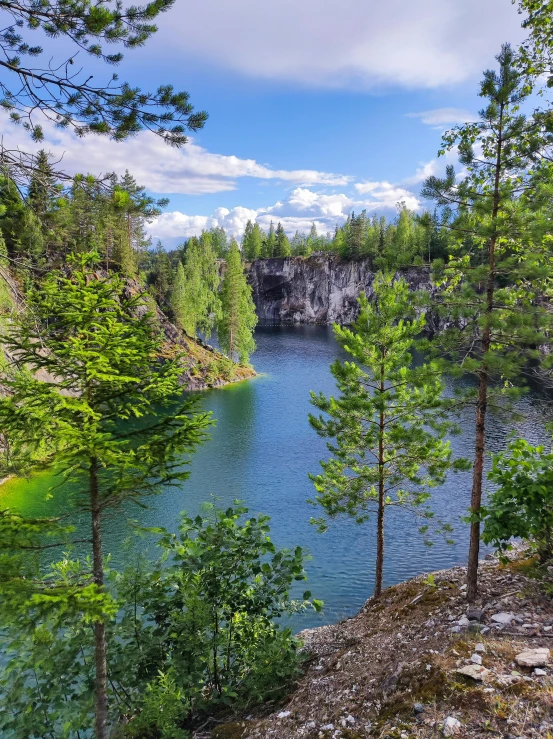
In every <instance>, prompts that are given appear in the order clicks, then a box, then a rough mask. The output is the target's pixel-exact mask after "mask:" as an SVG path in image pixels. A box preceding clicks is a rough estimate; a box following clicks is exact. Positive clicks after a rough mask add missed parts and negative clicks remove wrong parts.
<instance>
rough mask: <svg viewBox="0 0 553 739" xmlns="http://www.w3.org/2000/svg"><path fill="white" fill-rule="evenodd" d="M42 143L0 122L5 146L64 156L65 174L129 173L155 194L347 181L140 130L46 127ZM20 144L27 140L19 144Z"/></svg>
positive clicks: (342, 178)
mask: <svg viewBox="0 0 553 739" xmlns="http://www.w3.org/2000/svg"><path fill="white" fill-rule="evenodd" d="M44 129H45V135H46V141H47V143H46V144H41V145H38V144H34V143H33V142H31V140H30V137H29V136H28V134H26V133H25V132H24V130H23V129H22V128H20V127H15V126H14V125H13V123H11V122H10V121H9V120H8V118H7V117H5V116H2V117H0V135H2V137H3V142H4V146H6V147H14V148H15V147H17V146H18V145H19V146H22V148H24V149H26V150H27V151H33V150H34V151H36V150H38V149H39V148H41V147H44V148H46V149H47V150H48V151H50V152H52V154H53V155H54V157H56V158H60V157H63V169H64V171H65V172H67V173H68V174H77V173H91V174H96V175H98V174H100V173H104V174H105V172H106V171H109V172H117V173H119V174H122V173H123V172H124V171H125V169H129V170H130V171H131V172H132V174H133V175H134V177H135V178H136V179H137V181H138V182H139V183H140V184H143V185H146V187H147V188H148V190H150V191H152V192H159V193H169V194H171V193H178V194H185V195H203V194H208V193H217V192H225V191H229V190H235V189H236V181H237V180H238V179H240V178H242V177H251V178H257V179H260V180H279V181H284V182H290V183H294V184H298V185H299V184H302V185H331V186H335V187H341V186H345V185H347V184H348V182H350V180H351V178H350V177H346V176H344V175H339V174H332V173H329V172H318V171H316V170H310V169H298V170H287V169H272V168H271V167H269V166H267V165H264V164H259V163H258V162H256V161H255V159H240V158H239V157H236V156H229V155H224V154H213V153H212V152H209V151H207V150H206V149H204V148H203V147H201V146H198V144H196V143H194V142H193V141H190V142H189V143H188V144H186V146H184V147H183V148H182V149H174V148H171V147H169V146H167V145H166V144H164V143H163V141H161V139H160V138H159V137H157V136H155V135H154V134H152V133H150V132H146V131H143V132H141V133H139V134H138V135H137V136H135V137H134V138H132V139H128V140H127V141H124V142H119V143H118V142H115V141H110V140H108V139H105V138H102V137H99V136H88V137H86V138H81V139H79V138H77V137H76V136H74V135H73V134H72V133H71V132H69V131H61V130H59V129H56V128H55V127H54V126H52V125H51V124H46V125H45V126H44ZM22 139H26V140H25V141H24V142H22Z"/></svg>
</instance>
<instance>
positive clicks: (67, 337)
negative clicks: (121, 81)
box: [0, 254, 210, 739]
mask: <svg viewBox="0 0 553 739" xmlns="http://www.w3.org/2000/svg"><path fill="white" fill-rule="evenodd" d="M96 260H97V255H94V254H85V255H82V257H81V259H80V260H76V259H74V260H73V261H72V262H71V263H70V265H69V266H70V267H72V270H70V271H69V274H68V273H67V271H66V270H64V271H54V272H51V273H50V274H49V275H48V276H47V277H46V279H45V280H44V281H43V282H42V284H41V285H40V286H39V287H38V288H37V287H34V288H33V289H32V290H31V291H30V292H29V293H28V295H27V302H28V311H27V312H26V313H23V314H22V315H21V316H20V317H19V319H18V321H17V322H15V323H14V324H13V326H11V327H10V328H9V329H8V331H7V332H6V334H5V335H4V336H3V337H2V344H3V346H4V347H5V348H6V349H7V351H8V353H9V356H10V357H12V358H13V362H14V364H16V365H18V364H20V365H21V366H24V367H26V368H27V370H28V372H27V373H15V374H9V373H6V374H5V376H4V377H3V382H2V390H3V395H2V397H0V427H1V428H2V431H3V434H4V435H5V437H6V439H7V441H8V443H9V447H10V450H11V454H13V455H14V457H15V458H16V459H17V458H18V457H19V458H20V459H24V460H25V462H26V470H25V471H26V472H27V473H29V472H32V471H33V469H36V468H37V467H40V466H42V465H44V464H45V463H48V462H50V463H55V465H56V468H57V470H58V472H59V474H60V476H61V478H62V479H65V480H70V481H72V482H73V483H74V485H73V489H74V497H75V500H74V501H73V503H74V504H76V505H77V506H79V507H83V508H84V509H85V510H87V511H88V512H89V513H90V526H91V534H90V538H89V539H87V540H86V542H87V543H88V544H91V545H92V546H91V549H92V557H91V562H89V563H88V566H84V568H83V566H81V564H80V563H74V564H72V563H71V562H69V561H67V562H66V561H62V562H60V563H59V564H58V565H57V567H56V568H54V569H55V572H54V574H53V575H52V576H48V577H47V578H46V580H44V578H35V580H34V581H33V582H31V583H29V581H27V580H26V579H25V575H24V573H21V572H20V570H19V558H16V559H15V560H14V569H13V571H12V573H11V574H10V573H8V574H7V576H6V575H5V576H4V578H3V581H1V582H0V595H1V596H2V598H4V597H5V596H6V595H9V594H10V592H13V589H14V586H16V585H17V583H18V582H20V583H21V588H22V591H25V590H28V588H29V585H30V584H31V585H32V586H33V587H34V592H32V594H28V597H27V600H26V602H23V603H21V602H20V600H19V599H17V600H16V601H15V603H13V602H10V608H11V610H12V614H11V615H12V619H13V618H14V614H17V609H19V610H20V611H21V613H22V614H23V615H24V616H25V618H29V617H30V616H29V611H30V612H31V613H32V612H33V611H36V613H37V615H39V616H40V615H42V614H44V613H46V614H48V613H50V612H51V611H54V612H55V613H56V614H57V617H58V618H59V619H62V622H61V623H62V624H63V628H66V629H68V628H70V627H71V625H75V627H76V628H77V627H79V625H80V624H82V623H85V624H86V623H92V628H93V630H94V662H95V665H96V669H95V684H94V688H95V735H96V737H97V739H107V736H108V731H109V728H108V710H109V707H108V687H107V683H108V678H107V672H106V670H107V666H106V621H108V620H109V619H110V618H112V617H113V616H114V615H115V611H116V608H115V606H114V604H113V601H112V598H111V596H110V595H109V593H108V592H107V590H106V589H105V582H104V561H103V551H102V520H103V516H104V515H105V512H106V510H107V509H108V508H110V507H111V508H113V507H117V506H120V505H121V504H122V503H123V502H124V501H129V500H131V501H135V502H140V501H141V500H142V499H143V498H144V497H145V496H149V495H153V494H156V493H158V492H160V490H161V489H162V488H163V487H164V486H167V485H170V484H172V483H175V482H177V481H179V480H184V479H186V477H187V476H188V471H187V469H186V462H187V459H186V455H188V454H190V453H191V452H193V451H194V449H195V448H196V446H197V445H198V444H199V443H201V442H202V441H203V440H204V439H205V437H206V429H207V427H208V426H209V425H210V419H209V416H208V414H205V413H197V412H196V410H195V401H194V400H192V399H185V400H182V399H181V398H180V394H181V391H180V386H179V375H180V373H181V369H180V366H179V362H178V358H177V359H176V360H175V361H173V362H163V363H162V362H161V361H160V355H161V353H162V352H161V350H162V337H161V335H160V332H159V330H158V329H157V327H156V325H155V322H154V321H153V320H152V317H151V315H150V314H149V312H148V311H147V309H146V306H145V304H144V301H143V298H142V297H141V296H140V294H139V295H136V296H129V294H128V292H127V290H126V289H125V283H124V282H122V281H121V279H120V278H119V277H107V278H98V275H97V273H96V271H95V269H94V267H95V262H96ZM73 507H74V506H71V508H73ZM22 525H23V526H25V522H22ZM66 543H67V542H66V541H63V542H58V543H57V544H56V545H55V546H57V547H64V546H65V545H66ZM16 548H17V547H16ZM16 620H17V619H16Z"/></svg>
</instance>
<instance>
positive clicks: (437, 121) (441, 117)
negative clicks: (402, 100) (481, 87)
mask: <svg viewBox="0 0 553 739" xmlns="http://www.w3.org/2000/svg"><path fill="white" fill-rule="evenodd" d="M406 116H407V118H418V119H419V120H420V121H421V122H422V123H425V124H426V125H427V126H432V127H433V128H439V129H441V128H443V127H444V126H455V125H457V124H461V125H462V124H463V123H471V122H472V121H477V120H478V117H477V116H475V115H474V113H470V112H469V111H468V110H463V109H462V108H436V109H434V110H423V111H421V112H420V113H406Z"/></svg>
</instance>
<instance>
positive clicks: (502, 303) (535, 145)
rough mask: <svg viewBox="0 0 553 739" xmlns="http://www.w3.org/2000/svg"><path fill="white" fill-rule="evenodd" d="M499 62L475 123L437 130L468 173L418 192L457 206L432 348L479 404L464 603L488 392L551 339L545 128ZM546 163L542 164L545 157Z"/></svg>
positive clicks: (476, 536)
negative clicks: (466, 382)
mask: <svg viewBox="0 0 553 739" xmlns="http://www.w3.org/2000/svg"><path fill="white" fill-rule="evenodd" d="M497 60H498V62H499V70H498V71H497V72H496V71H490V70H489V71H487V72H485V74H484V79H483V82H482V84H481V89H480V95H481V97H483V98H485V99H486V101H487V105H486V107H485V108H484V109H483V110H482V111H481V112H480V120H479V121H478V122H476V123H470V124H467V125H465V126H462V127H459V128H456V129H454V130H453V131H451V132H449V133H448V134H446V135H445V137H444V150H448V151H450V150H451V149H453V148H454V147H458V150H459V153H460V161H461V163H462V164H463V165H464V167H466V169H467V171H468V174H467V176H466V177H465V178H464V179H462V180H460V181H459V180H457V178H456V176H455V172H454V170H453V167H451V166H449V167H448V168H447V175H446V177H445V178H444V179H440V178H437V177H430V178H429V179H428V180H427V181H426V183H425V187H424V189H423V194H424V195H425V196H426V197H428V198H433V199H435V200H436V201H437V202H438V204H439V205H440V206H443V207H445V208H446V209H448V210H449V209H452V208H453V209H454V217H453V218H452V219H451V221H450V223H449V228H450V232H451V239H450V248H452V249H453V251H454V253H453V256H452V258H451V259H450V261H449V263H448V264H447V265H446V269H445V272H444V275H443V280H442V291H441V296H440V302H441V307H440V309H441V310H442V311H443V312H444V313H445V314H446V315H447V317H448V319H449V322H450V328H449V329H448V330H446V331H444V332H442V334H441V335H440V336H438V337H437V339H438V346H439V347H440V348H441V349H442V350H443V351H444V352H445V353H446V354H447V356H448V357H449V358H451V359H453V360H457V363H458V365H459V366H460V367H462V371H463V372H468V373H472V374H474V375H475V376H476V379H477V389H476V397H472V398H470V400H471V402H473V403H474V404H475V406H476V413H475V437H476V439H475V450H474V464H473V481H472V493H471V505H470V509H471V525H470V550H469V560H468V572H467V584H468V588H467V598H468V600H469V601H473V600H474V599H475V597H476V595H477V590H478V555H479V546H480V520H479V516H480V508H481V505H482V484H483V477H484V459H485V453H486V418H487V413H488V409H489V407H490V404H491V401H492V397H493V396H492V392H493V393H494V394H496V393H497V392H501V393H502V394H508V395H511V396H512V395H513V394H516V388H514V387H513V381H514V380H517V381H518V382H519V383H520V381H521V379H522V375H523V373H524V370H525V367H526V366H527V364H528V362H529V361H530V360H538V359H539V351H538V347H539V346H540V345H541V344H544V343H547V342H548V339H547V333H548V330H549V329H548V324H549V323H550V319H549V316H548V315H547V311H545V310H544V307H543V305H544V304H543V301H542V300H541V294H542V293H543V292H544V286H545V281H546V280H547V279H548V278H549V273H550V268H549V259H550V257H549V251H548V246H547V243H548V241H549V240H550V239H551V230H552V229H551V225H550V221H549V219H548V218H547V217H545V218H544V217H543V216H544V214H543V213H534V212H532V208H531V207H529V206H528V203H527V200H528V196H529V194H531V193H532V190H533V175H532V167H534V166H537V167H538V169H539V168H540V167H541V166H542V164H539V163H538V164H536V165H535V164H534V163H535V162H539V160H540V158H541V155H543V154H546V153H547V150H548V149H549V152H550V151H551V134H550V133H548V132H547V128H546V130H542V129H541V128H540V123H539V120H537V119H528V118H527V117H526V116H525V115H524V114H522V113H521V112H520V106H521V104H522V103H524V101H525V100H526V98H527V97H528V95H529V94H530V88H529V86H527V84H526V82H525V81H524V80H523V79H522V78H521V76H520V74H519V72H518V71H517V68H516V61H517V59H516V57H515V54H514V53H513V50H512V49H511V48H510V47H509V46H504V47H503V48H502V50H501V53H500V54H499V56H498V57H497ZM546 158H547V157H546ZM543 166H544V167H545V169H547V163H545V165H543ZM544 224H546V231H548V235H547V234H546V233H544V232H543V225H544ZM538 233H539V234H540V236H539V238H537V239H535V238H534V236H535V235H536V234H538ZM546 236H547V238H546ZM451 319H455V320H453V321H452V320H451ZM494 381H495V384H494ZM498 381H499V382H498Z"/></svg>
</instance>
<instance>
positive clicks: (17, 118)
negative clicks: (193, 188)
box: [0, 0, 207, 146]
mask: <svg viewBox="0 0 553 739" xmlns="http://www.w3.org/2000/svg"><path fill="white" fill-rule="evenodd" d="M173 4H174V3H173V0H153V1H152V2H149V3H146V5H142V6H129V7H127V8H124V7H123V6H122V5H121V4H120V3H95V2H90V1H89V0H85V1H84V2H76V1H75V0H45V2H42V3H40V4H39V5H37V4H36V3H35V2H32V0H25V1H24V2H21V3H17V4H15V3H7V4H4V5H3V7H2V11H3V13H4V16H5V23H4V26H3V27H4V30H3V31H2V33H1V34H0V48H2V50H3V52H4V57H5V61H4V62H2V65H3V67H4V70H5V72H6V74H5V78H4V80H3V82H2V84H1V85H0V87H1V90H2V100H1V104H2V106H3V108H4V109H5V110H7V111H8V112H9V114H10V118H11V120H12V121H13V122H14V123H20V124H22V125H23V127H24V128H26V129H27V130H28V131H30V132H31V134H32V136H33V138H34V139H35V140H36V141H40V140H42V139H43V137H44V134H43V130H42V126H41V121H42V120H43V118H44V117H45V118H46V119H49V120H51V121H53V122H54V123H56V124H57V125H59V126H61V127H63V128H72V129H73V130H74V131H75V133H77V135H79V136H83V135H85V134H87V133H96V134H103V135H107V136H109V137H110V138H113V139H115V140H117V141H120V140H123V139H126V138H128V137H129V136H132V135H134V134H136V133H137V132H138V131H141V130H142V129H147V130H149V131H153V132H154V133H156V134H157V135H159V136H160V137H161V138H163V140H164V141H166V142H167V143H169V144H171V145H174V146H180V145H182V144H184V143H185V142H186V136H185V133H186V131H187V130H190V131H196V130H198V129H200V128H201V127H202V126H203V125H204V123H205V121H206V119H207V115H206V114H205V113H203V112H201V113H194V111H193V108H192V106H191V105H190V102H189V96H188V94H187V93H186V92H175V91H174V89H173V87H172V86H171V85H161V86H160V87H159V88H158V89H157V91H156V92H155V93H148V92H142V91H141V90H140V89H139V88H136V87H131V86H130V85H129V84H128V83H126V82H124V83H120V82H118V76H117V75H116V74H113V75H111V78H110V79H108V80H107V81H106V83H105V84H103V85H102V84H96V83H95V81H94V82H92V80H93V75H91V74H88V72H87V71H86V70H85V69H79V68H77V69H76V71H74V72H73V71H68V67H69V65H73V64H74V59H73V57H72V56H71V54H77V53H81V54H82V53H84V54H85V55H87V54H88V55H90V56H91V57H93V59H94V60H100V61H102V62H105V63H106V64H108V65H111V64H119V63H120V62H121V60H122V58H123V55H122V53H121V52H120V51H117V52H115V53H110V54H108V53H106V52H105V50H104V44H109V45H111V46H112V47H113V45H114V44H117V45H119V48H122V47H124V48H127V49H133V48H138V47H140V46H143V45H144V43H146V41H147V40H148V39H149V38H150V37H151V36H152V34H154V33H155V32H156V30H157V27H156V26H155V25H154V20H155V19H156V17H157V16H158V15H159V14H160V13H164V12H166V11H167V10H169V9H170V8H171V7H172V5H173ZM23 29H24V30H23ZM32 31H39V35H41V36H42V35H43V34H45V35H46V36H47V37H49V38H55V39H56V38H60V39H62V46H66V45H67V43H68V44H69V48H70V51H68V52H67V53H68V55H69V56H70V58H69V59H67V57H64V59H63V62H62V63H59V61H58V62H55V61H53V60H52V59H51V58H49V59H47V58H46V57H45V56H44V53H45V52H44V50H43V49H42V47H41V46H38V45H35V46H33V45H31V44H30V43H29V41H28V40H27V39H28V37H29V36H30V34H31V32H32ZM29 57H30V58H32V59H33V63H32V64H31V65H25V64H24V63H23V61H22V60H23V59H25V58H29ZM48 57H49V52H48ZM41 65H42V66H41ZM95 79H96V77H95V76H94V80H95ZM41 114H42V116H41Z"/></svg>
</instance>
